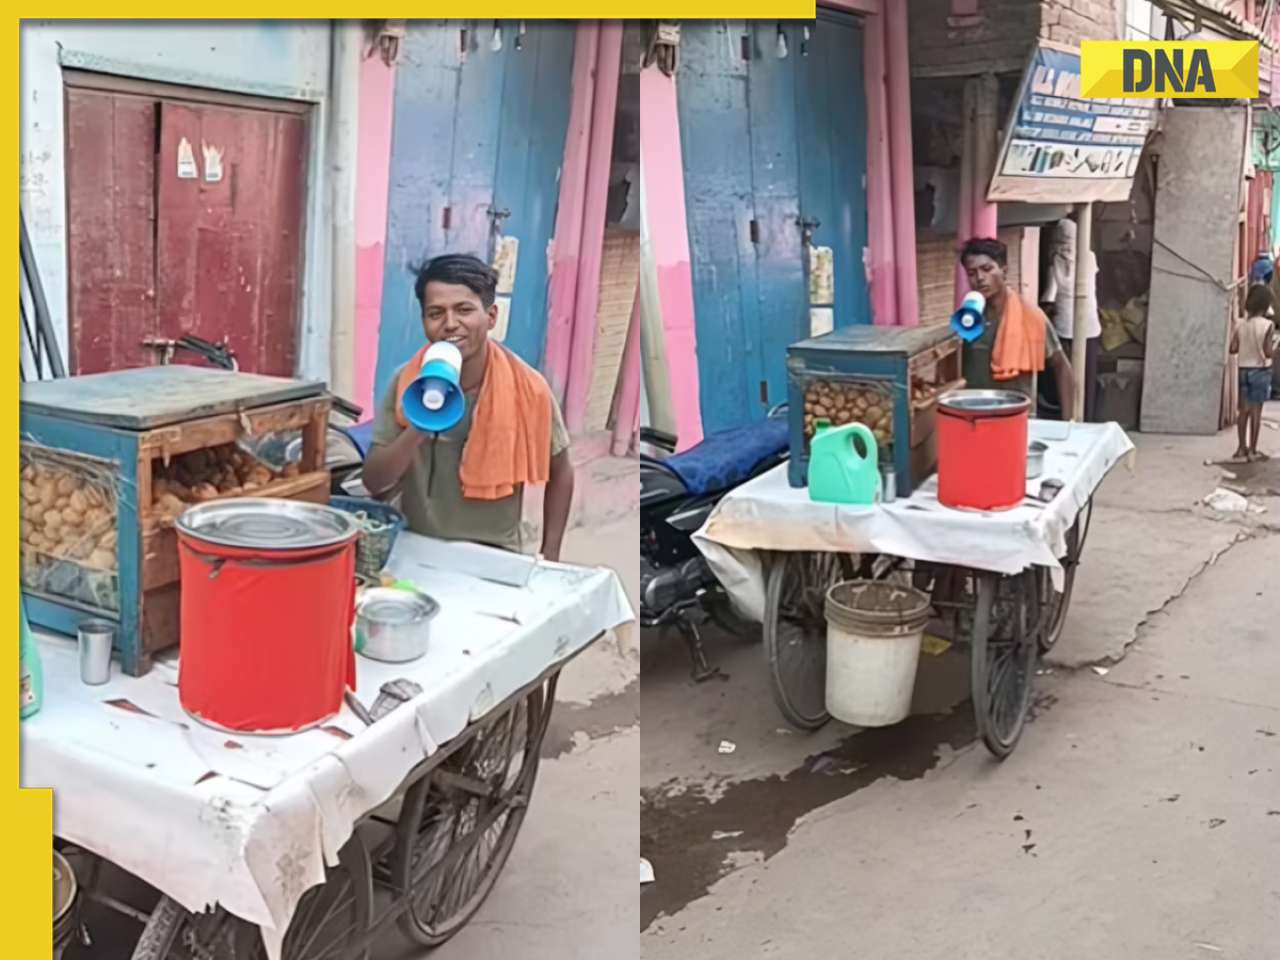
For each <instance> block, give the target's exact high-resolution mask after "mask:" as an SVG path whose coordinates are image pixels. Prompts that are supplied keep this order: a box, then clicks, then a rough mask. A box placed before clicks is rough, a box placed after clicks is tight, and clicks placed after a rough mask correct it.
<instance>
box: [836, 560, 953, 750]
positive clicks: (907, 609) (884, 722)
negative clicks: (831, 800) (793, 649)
mask: <svg viewBox="0 0 1280 960" xmlns="http://www.w3.org/2000/svg"><path fill="white" fill-rule="evenodd" d="M826 617H827V712H828V713H830V714H831V715H832V716H833V717H835V718H836V719H837V720H842V721H844V722H845V723H850V724H853V725H855V726H859V727H887V726H889V725H891V724H894V723H898V722H899V721H901V720H904V719H906V717H907V714H909V713H910V712H911V694H912V692H913V691H914V690H915V686H916V666H917V665H918V663H919V661H920V644H921V642H922V641H923V639H924V628H925V624H927V623H928V622H929V596H928V595H927V594H925V593H922V592H920V591H919V590H916V589H914V588H912V587H903V586H898V585H896V584H891V583H885V582H883V581H872V580H846V581H844V582H843V583H837V584H836V585H835V586H833V587H832V588H831V589H830V590H828V591H827V601H826Z"/></svg>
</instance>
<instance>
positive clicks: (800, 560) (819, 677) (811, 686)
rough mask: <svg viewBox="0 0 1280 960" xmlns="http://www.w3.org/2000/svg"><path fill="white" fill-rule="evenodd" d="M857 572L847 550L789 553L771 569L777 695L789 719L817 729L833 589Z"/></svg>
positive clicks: (823, 714)
mask: <svg viewBox="0 0 1280 960" xmlns="http://www.w3.org/2000/svg"><path fill="white" fill-rule="evenodd" d="M852 574H853V563H852V560H851V559H850V558H849V557H848V556H846V555H844V554H834V553H794V552H792V553H783V554H779V555H777V556H776V557H775V559H774V562H773V566H772V567H771V569H770V571H769V580H768V589H767V592H766V596H765V615H764V641H765V642H764V645H765V654H766V656H767V657H768V661H769V675H770V678H771V680H772V690H773V699H774V701H775V702H776V703H777V704H778V709H779V710H781V711H782V715H783V716H784V717H786V719H787V722H788V723H790V724H791V725H792V726H795V727H799V728H800V729H801V730H816V729H818V728H819V727H821V726H822V725H823V724H824V723H826V722H827V720H829V719H830V715H829V714H828V713H827V689H826V684H827V620H826V615H825V613H824V612H823V606H824V603H825V600H826V595H827V590H829V589H830V588H831V586H832V585H833V584H836V583H838V582H839V581H841V580H845V579H848V578H849V577H851V576H852Z"/></svg>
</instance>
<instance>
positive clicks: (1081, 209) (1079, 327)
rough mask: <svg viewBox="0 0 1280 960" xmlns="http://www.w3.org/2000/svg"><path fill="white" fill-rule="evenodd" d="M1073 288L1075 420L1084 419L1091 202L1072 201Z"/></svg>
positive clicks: (1090, 275)
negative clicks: (1073, 215) (1074, 249)
mask: <svg viewBox="0 0 1280 960" xmlns="http://www.w3.org/2000/svg"><path fill="white" fill-rule="evenodd" d="M1076 213H1077V217H1076V219H1077V221H1078V222H1077V223H1076V267H1075V269H1076V291H1075V315H1074V317H1073V324H1072V329H1071V373H1072V376H1073V378H1074V380H1075V385H1076V388H1075V396H1074V398H1073V400H1074V402H1073V404H1072V407H1073V409H1072V411H1071V419H1072V420H1075V421H1076V422H1077V423H1079V422H1083V420H1084V394H1085V377H1086V375H1087V374H1088V371H1087V370H1086V369H1085V368H1086V366H1087V364H1086V362H1085V360H1086V357H1087V353H1086V351H1087V350H1088V347H1089V344H1088V343H1087V341H1086V340H1085V334H1086V331H1087V330H1088V327H1087V325H1086V324H1087V322H1088V318H1087V317H1086V316H1085V305H1086V302H1087V301H1088V297H1089V284H1090V283H1092V282H1093V271H1092V270H1090V269H1089V248H1090V246H1091V245H1092V236H1093V204H1091V203H1078V204H1076Z"/></svg>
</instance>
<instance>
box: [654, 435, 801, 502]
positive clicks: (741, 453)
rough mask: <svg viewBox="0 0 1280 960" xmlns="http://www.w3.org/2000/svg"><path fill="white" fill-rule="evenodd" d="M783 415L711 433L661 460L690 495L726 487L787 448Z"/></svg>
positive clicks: (738, 481) (731, 485) (740, 479)
mask: <svg viewBox="0 0 1280 960" xmlns="http://www.w3.org/2000/svg"><path fill="white" fill-rule="evenodd" d="M788 436H789V434H788V429H787V420H786V418H785V417H778V418H775V419H772V420H765V421H762V422H760V423H752V424H748V425H747V426H744V427H734V428H733V429H731V430H722V431H720V432H719V433H713V434H711V435H710V436H709V437H706V438H704V439H703V441H702V442H701V443H699V444H697V445H695V446H693V447H690V448H689V449H688V450H685V451H683V452H682V453H677V454H675V455H674V456H671V457H668V458H667V459H666V460H664V461H663V463H664V464H665V465H666V466H667V468H668V469H669V470H671V472H672V473H674V474H675V475H676V476H677V477H679V478H680V481H681V482H682V483H683V484H684V485H685V488H686V489H687V490H688V491H689V493H690V494H691V495H692V496H695V497H701V496H706V495H707V494H709V493H716V492H718V491H720V490H728V489H729V488H731V487H736V486H737V485H738V484H740V483H743V482H744V481H746V480H749V479H751V476H752V474H753V473H754V472H755V470H756V468H757V467H758V466H759V465H760V464H761V463H763V462H764V461H765V460H767V459H768V458H769V457H772V456H776V455H777V454H779V453H781V452H782V451H784V450H786V449H787V445H788Z"/></svg>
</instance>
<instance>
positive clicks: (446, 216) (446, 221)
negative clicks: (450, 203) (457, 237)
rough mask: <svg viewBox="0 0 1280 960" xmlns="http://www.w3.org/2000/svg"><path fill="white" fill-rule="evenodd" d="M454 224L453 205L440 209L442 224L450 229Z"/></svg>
mask: <svg viewBox="0 0 1280 960" xmlns="http://www.w3.org/2000/svg"><path fill="white" fill-rule="evenodd" d="M452 225H453V207H445V208H444V209H443V210H442V211H440V226H441V227H443V228H444V229H445V230H448V229H449V227H450V226H452Z"/></svg>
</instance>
